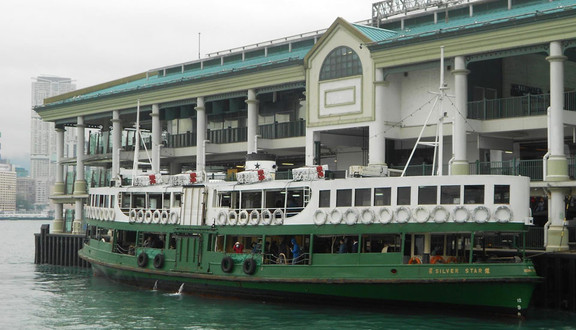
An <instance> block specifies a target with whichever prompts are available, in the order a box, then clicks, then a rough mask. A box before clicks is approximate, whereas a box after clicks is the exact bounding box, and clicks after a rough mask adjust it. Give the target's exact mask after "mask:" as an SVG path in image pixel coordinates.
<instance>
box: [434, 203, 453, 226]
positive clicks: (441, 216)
mask: <svg viewBox="0 0 576 330" xmlns="http://www.w3.org/2000/svg"><path fill="white" fill-rule="evenodd" d="M431 213H432V220H434V222H436V223H444V222H446V221H448V219H449V218H450V212H448V210H446V208H445V207H444V206H442V205H437V206H436V207H435V208H433V209H432V212H431Z"/></svg>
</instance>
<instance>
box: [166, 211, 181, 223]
mask: <svg viewBox="0 0 576 330" xmlns="http://www.w3.org/2000/svg"><path fill="white" fill-rule="evenodd" d="M168 221H169V223H170V224H171V225H177V224H178V223H179V222H180V215H179V214H178V212H176V211H170V218H168Z"/></svg>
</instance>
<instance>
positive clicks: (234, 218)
mask: <svg viewBox="0 0 576 330" xmlns="http://www.w3.org/2000/svg"><path fill="white" fill-rule="evenodd" d="M237 222H238V214H237V213H236V211H230V212H228V224H229V225H232V226H234V225H236V223H237Z"/></svg>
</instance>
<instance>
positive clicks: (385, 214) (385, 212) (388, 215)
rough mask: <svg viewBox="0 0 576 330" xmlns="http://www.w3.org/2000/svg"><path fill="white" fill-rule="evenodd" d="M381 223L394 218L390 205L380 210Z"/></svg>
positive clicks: (388, 221)
mask: <svg viewBox="0 0 576 330" xmlns="http://www.w3.org/2000/svg"><path fill="white" fill-rule="evenodd" d="M379 216H380V223H383V224H387V223H390V222H392V220H394V212H392V210H390V208H389V207H383V208H381V209H380V212H379Z"/></svg>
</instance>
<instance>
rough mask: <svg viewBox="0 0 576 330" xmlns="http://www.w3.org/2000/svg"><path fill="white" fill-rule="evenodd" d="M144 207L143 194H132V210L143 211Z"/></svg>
mask: <svg viewBox="0 0 576 330" xmlns="http://www.w3.org/2000/svg"><path fill="white" fill-rule="evenodd" d="M145 207H146V195H145V194H132V208H136V209H143V208H145Z"/></svg>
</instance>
